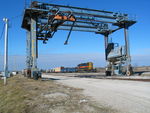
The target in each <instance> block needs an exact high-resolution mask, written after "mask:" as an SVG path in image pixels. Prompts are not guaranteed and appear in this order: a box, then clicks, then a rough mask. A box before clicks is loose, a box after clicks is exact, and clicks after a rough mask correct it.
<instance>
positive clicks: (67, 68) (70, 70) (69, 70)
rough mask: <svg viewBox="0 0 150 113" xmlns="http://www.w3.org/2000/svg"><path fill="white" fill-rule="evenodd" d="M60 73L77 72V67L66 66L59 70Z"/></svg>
mask: <svg viewBox="0 0 150 113" xmlns="http://www.w3.org/2000/svg"><path fill="white" fill-rule="evenodd" d="M61 72H62V73H75V72H77V68H74V67H66V68H63V69H62V70H61Z"/></svg>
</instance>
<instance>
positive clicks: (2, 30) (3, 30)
mask: <svg viewBox="0 0 150 113" xmlns="http://www.w3.org/2000/svg"><path fill="white" fill-rule="evenodd" d="M4 28H5V25H3V29H2V33H1V37H0V40H1V39H2V37H3V34H4Z"/></svg>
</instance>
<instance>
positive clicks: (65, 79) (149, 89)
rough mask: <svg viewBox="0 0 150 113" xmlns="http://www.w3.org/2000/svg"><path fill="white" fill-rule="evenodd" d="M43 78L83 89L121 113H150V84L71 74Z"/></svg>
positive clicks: (46, 75)
mask: <svg viewBox="0 0 150 113" xmlns="http://www.w3.org/2000/svg"><path fill="white" fill-rule="evenodd" d="M71 76H72V75H71ZM43 77H45V78H52V79H56V81H57V82H60V83H63V84H64V85H68V86H71V87H75V88H82V89H84V91H83V93H84V95H86V96H90V97H91V98H92V99H93V100H94V101H96V102H97V103H99V104H100V105H105V106H108V107H110V108H112V109H115V110H116V111H119V112H120V113H150V82H141V81H128V80H108V79H91V78H77V77H76V78H75V77H69V74H67V76H65V75H64V74H62V75H61V74H51V75H48V74H44V75H43Z"/></svg>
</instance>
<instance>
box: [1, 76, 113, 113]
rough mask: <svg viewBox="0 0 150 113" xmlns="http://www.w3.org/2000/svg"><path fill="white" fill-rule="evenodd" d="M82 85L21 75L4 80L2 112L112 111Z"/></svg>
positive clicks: (104, 112)
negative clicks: (93, 98) (86, 93)
mask: <svg viewBox="0 0 150 113" xmlns="http://www.w3.org/2000/svg"><path fill="white" fill-rule="evenodd" d="M81 92H82V89H77V88H72V87H68V86H64V85H61V84H58V83H57V82H55V81H41V80H38V81H35V80H32V79H27V78H24V77H23V76H21V75H18V76H15V77H11V78H9V79H8V84H7V85H6V86H4V85H3V81H2V80H0V113H112V112H115V111H114V110H112V109H110V108H106V107H103V106H100V105H96V104H95V102H92V101H90V100H89V99H88V98H87V97H85V96H84V95H82V94H81Z"/></svg>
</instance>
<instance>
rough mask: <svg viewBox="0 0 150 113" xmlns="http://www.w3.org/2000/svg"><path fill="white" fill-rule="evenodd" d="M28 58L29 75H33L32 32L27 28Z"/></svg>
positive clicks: (27, 74)
mask: <svg viewBox="0 0 150 113" xmlns="http://www.w3.org/2000/svg"><path fill="white" fill-rule="evenodd" d="M26 52H27V58H26V65H27V73H26V76H27V77H31V66H32V56H31V32H30V31H28V30H27V50H26Z"/></svg>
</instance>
